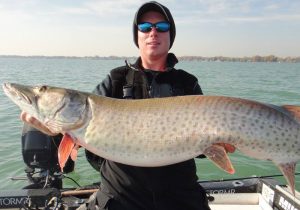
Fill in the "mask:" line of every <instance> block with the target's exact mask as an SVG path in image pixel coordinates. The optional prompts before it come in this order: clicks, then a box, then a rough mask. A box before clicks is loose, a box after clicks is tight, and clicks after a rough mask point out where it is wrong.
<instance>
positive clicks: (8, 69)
mask: <svg viewBox="0 0 300 210" xmlns="http://www.w3.org/2000/svg"><path fill="white" fill-rule="evenodd" d="M120 65H124V61H122V60H91V59H46V58H0V83H1V84H2V83H3V82H16V83H22V84H30V85H35V84H48V85H53V86H62V87H66V88H72V89H77V90H82V91H91V90H93V89H94V87H95V86H96V85H97V84H98V83H99V82H100V81H101V80H102V79H103V78H104V77H105V76H106V75H107V73H108V72H109V71H110V69H112V68H114V67H117V66H120ZM177 68H182V69H185V70H188V71H189V72H190V73H192V74H194V75H196V76H197V78H198V79H199V83H200V84H201V87H202V89H203V92H204V94H205V95H226V96H234V97H242V98H248V99H253V100H259V101H262V102H265V103H273V104H277V105H283V104H291V105H300V63H238V62H236V63H235V62H197V61H182V62H180V63H179V64H178V65H177ZM0 99H1V100H0V133H1V135H0V142H1V146H0V157H1V159H0V177H1V178H0V190H1V189H18V188H21V187H23V186H25V185H26V184H27V182H26V181H12V180H10V178H9V177H14V176H24V167H25V166H24V163H23V160H22V155H21V141H20V136H21V128H22V122H21V121H20V120H19V114H20V111H19V109H18V108H17V106H15V105H14V104H13V103H12V102H11V101H9V99H8V98H7V97H5V96H3V92H2V90H0ZM230 158H231V160H232V163H233V165H234V167H235V169H236V173H235V174H234V175H229V174H227V173H225V172H223V171H221V170H220V169H218V168H216V166H214V165H213V164H212V163H211V162H210V161H209V160H207V159H198V160H196V163H197V169H198V170H197V173H198V176H199V179H200V180H211V179H226V178H235V177H248V176H254V175H256V176H263V175H274V174H280V172H279V170H278V169H277V168H276V167H275V166H274V164H273V163H271V162H269V161H257V160H254V159H250V158H248V157H245V156H243V155H241V154H240V153H238V152H236V153H235V154H230ZM297 171H300V169H299V168H298V167H297ZM69 176H70V177H72V178H73V179H74V180H76V181H77V182H78V183H79V184H81V185H85V184H91V183H93V182H97V181H99V174H98V172H96V171H95V170H94V169H93V168H92V167H91V166H90V165H89V163H88V162H87V161H86V160H85V156H84V152H83V150H81V151H80V152H79V158H78V160H77V162H76V166H75V171H74V172H72V173H71V174H69ZM280 180H281V181H284V179H282V178H281V179H280ZM178 181H180V180H178ZM64 186H65V187H76V185H75V184H74V183H73V182H72V181H70V180H69V179H65V180H64ZM296 186H297V189H298V190H299V189H300V177H296Z"/></svg>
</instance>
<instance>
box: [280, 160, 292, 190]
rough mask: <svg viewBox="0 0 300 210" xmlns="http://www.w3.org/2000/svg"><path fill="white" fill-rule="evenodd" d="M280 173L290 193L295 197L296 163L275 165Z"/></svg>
mask: <svg viewBox="0 0 300 210" xmlns="http://www.w3.org/2000/svg"><path fill="white" fill-rule="evenodd" d="M277 166H278V168H279V169H280V171H281V172H282V173H283V175H284V177H285V179H286V180H287V183H288V185H289V186H290V188H291V191H292V193H293V194H294V195H295V168H296V163H295V162H291V163H280V164H277Z"/></svg>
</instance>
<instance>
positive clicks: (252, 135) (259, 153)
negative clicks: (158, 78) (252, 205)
mask: <svg viewBox="0 0 300 210" xmlns="http://www.w3.org/2000/svg"><path fill="white" fill-rule="evenodd" d="M3 89H4V92H5V93H6V94H7V95H8V97H9V98H10V99H11V100H12V101H14V102H15V103H16V104H17V105H18V106H19V107H20V108H21V109H22V110H23V111H25V112H27V113H29V114H31V115H32V116H34V117H35V118H37V119H38V120H39V121H41V122H42V123H43V124H44V125H46V126H47V127H48V128H49V130H51V131H52V132H56V133H63V134H65V138H64V139H63V141H62V143H61V145H60V149H59V153H60V164H61V165H62V166H63V165H64V162H65V161H66V159H67V158H68V156H69V155H70V154H73V152H72V150H75V149H76V146H75V145H80V146H83V147H85V148H86V149H88V150H89V151H91V152H93V153H95V154H97V155H99V156H101V157H104V158H106V159H109V160H113V161H116V162H120V163H123V164H128V165H134V166H146V167H153V166H164V165H169V164H174V163H178V162H182V161H185V160H188V159H191V158H194V157H196V156H198V155H199V154H205V155H206V156H207V157H208V158H209V159H211V160H212V161H213V162H214V163H216V164H217V165H218V166H219V167H221V168H222V169H224V170H225V171H227V172H229V173H234V169H233V167H232V164H231V162H230V160H229V158H228V156H227V154H226V151H225V149H224V147H223V146H221V144H220V143H226V144H230V145H233V146H234V147H235V148H237V149H238V150H240V151H241V152H242V153H244V154H245V155H247V156H250V157H253V158H258V159H263V160H272V161H273V162H274V163H275V164H276V165H277V166H278V167H279V168H280V170H281V171H282V172H283V174H284V176H285V178H286V179H287V181H288V183H289V185H290V186H291V190H292V192H293V193H294V189H295V188H294V185H295V183H294V173H295V166H296V162H297V161H298V160H299V159H300V107H297V106H281V107H279V106H274V105H266V104H262V103H259V102H255V101H250V100H245V99H239V98H231V97H222V96H178V97H168V98H153V99H143V100H121V99H113V98H108V97H103V96H98V95H93V94H90V93H84V92H79V91H76V90H70V89H64V88H57V87H49V86H38V87H30V86H24V85H19V84H9V83H5V84H3ZM70 138H71V139H72V141H70ZM75 154H76V153H75ZM73 156H74V155H73Z"/></svg>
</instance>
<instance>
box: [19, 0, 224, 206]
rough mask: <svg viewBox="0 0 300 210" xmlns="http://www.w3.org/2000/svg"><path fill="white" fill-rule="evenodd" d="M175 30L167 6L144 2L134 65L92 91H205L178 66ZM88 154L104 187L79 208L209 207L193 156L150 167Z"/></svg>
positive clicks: (135, 94)
mask: <svg viewBox="0 0 300 210" xmlns="http://www.w3.org/2000/svg"><path fill="white" fill-rule="evenodd" d="M175 35H176V29H175V23H174V20H173V17H172V15H171V13H170V11H169V10H168V8H166V7H165V6H163V5H161V4H160V3H158V2H155V1H151V2H147V3H145V4H143V5H142V6H141V7H140V8H139V9H138V11H137V12H136V14H135V17H134V22H133V38H134V43H135V44H136V46H137V47H138V48H139V53H140V57H139V58H138V60H137V61H136V63H135V64H128V63H127V62H126V65H125V66H122V67H118V68H116V69H113V70H112V71H111V72H110V74H109V75H108V76H107V77H106V78H105V79H104V81H102V82H101V83H100V84H99V85H98V86H97V87H96V89H95V90H94V93H96V94H99V95H105V96H108V97H114V98H124V99H143V98H151V97H170V96H178V95H192V94H193V95H195V94H202V90H201V88H200V86H199V84H198V81H197V78H196V77H194V76H193V75H191V74H189V73H187V72H185V71H183V70H176V69H175V68H174V66H175V64H176V63H177V62H178V60H177V58H176V57H175V55H174V54H171V53H168V52H169V49H170V48H171V47H172V45H173V42H174V39H175ZM21 119H23V120H24V121H26V122H30V123H31V124H33V125H34V126H35V127H38V128H40V129H42V130H43V132H45V133H48V134H51V131H49V130H48V129H47V128H45V127H44V126H43V125H42V124H41V123H40V122H37V121H36V120H34V119H33V118H32V117H30V116H28V115H27V114H26V113H22V114H21ZM120 129H121V128H120ZM128 132H130V131H128ZM224 146H226V145H224ZM225 148H226V147H225ZM87 158H88V160H89V161H90V162H91V163H92V165H93V166H94V167H95V168H97V169H99V170H100V173H101V178H102V179H101V187H100V190H99V191H98V192H97V193H96V194H94V195H93V196H92V198H91V199H90V201H89V202H88V203H87V204H86V206H84V207H83V206H82V207H81V209H84V208H87V209H109V210H155V209H157V210H168V209H170V210H177V209H178V210H182V209H187V210H208V209H210V208H209V206H208V201H207V197H206V193H205V191H204V190H203V188H202V187H201V186H200V185H199V184H198V183H197V179H198V177H197V175H196V166H195V161H194V160H193V159H192V160H188V161H185V162H182V163H178V164H174V165H169V166H164V167H152V168H146V167H134V166H129V165H124V164H120V163H116V162H113V161H110V160H106V159H103V158H101V157H97V156H95V155H93V154H91V153H90V152H88V151H87Z"/></svg>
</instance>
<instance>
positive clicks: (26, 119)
mask: <svg viewBox="0 0 300 210" xmlns="http://www.w3.org/2000/svg"><path fill="white" fill-rule="evenodd" d="M20 119H21V120H22V121H23V122H25V123H27V124H29V125H30V126H32V127H34V128H36V129H38V130H39V131H41V132H43V133H45V134H47V135H49V136H56V135H57V134H58V133H53V132H52V131H50V130H49V128H47V127H46V126H45V125H44V124H43V123H41V122H40V121H39V120H37V119H36V118H34V117H33V116H31V115H30V114H28V113H26V112H22V113H21V115H20Z"/></svg>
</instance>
